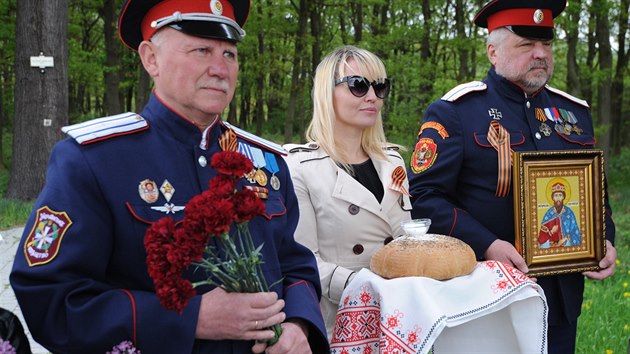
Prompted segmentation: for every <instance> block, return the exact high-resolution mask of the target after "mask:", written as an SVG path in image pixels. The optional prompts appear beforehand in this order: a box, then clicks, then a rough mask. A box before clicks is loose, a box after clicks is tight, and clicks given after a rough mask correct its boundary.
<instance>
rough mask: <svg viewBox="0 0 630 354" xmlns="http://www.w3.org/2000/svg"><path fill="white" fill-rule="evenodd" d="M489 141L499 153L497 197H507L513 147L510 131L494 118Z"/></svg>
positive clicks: (489, 132)
mask: <svg viewBox="0 0 630 354" xmlns="http://www.w3.org/2000/svg"><path fill="white" fill-rule="evenodd" d="M488 142H489V143H490V145H492V147H494V149H495V150H497V153H498V159H497V160H498V164H499V166H498V172H499V173H498V176H497V189H496V192H495V195H496V196H497V197H507V195H508V194H509V193H510V175H511V173H512V149H511V148H510V133H508V131H507V130H506V129H505V128H503V126H501V124H499V122H498V121H496V120H492V121H491V122H490V128H489V129H488Z"/></svg>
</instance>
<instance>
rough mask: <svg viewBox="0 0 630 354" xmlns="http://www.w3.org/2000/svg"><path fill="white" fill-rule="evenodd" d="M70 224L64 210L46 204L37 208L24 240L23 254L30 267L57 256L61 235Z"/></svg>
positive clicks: (70, 221) (44, 262)
mask: <svg viewBox="0 0 630 354" xmlns="http://www.w3.org/2000/svg"><path fill="white" fill-rule="evenodd" d="M70 225H72V220H70V217H69V216H68V214H66V212H57V211H53V210H51V209H50V208H48V207H47V206H43V207H41V208H39V209H37V214H36V215H35V221H34V223H33V228H32V229H31V232H30V233H29V234H28V236H27V237H26V240H25V241H24V255H25V256H26V261H27V262H28V265H29V266H30V267H33V266H36V265H42V264H46V263H48V262H50V261H52V260H53V259H54V258H55V257H57V253H58V252H59V249H60V247H61V240H62V239H63V235H64V234H65V233H66V231H68V229H69V228H70Z"/></svg>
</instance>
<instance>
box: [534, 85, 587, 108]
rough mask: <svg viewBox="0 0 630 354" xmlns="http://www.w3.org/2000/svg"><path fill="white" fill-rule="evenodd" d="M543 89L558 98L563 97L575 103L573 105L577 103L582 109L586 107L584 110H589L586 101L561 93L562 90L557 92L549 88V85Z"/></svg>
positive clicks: (555, 89)
mask: <svg viewBox="0 0 630 354" xmlns="http://www.w3.org/2000/svg"><path fill="white" fill-rule="evenodd" d="M545 88H546V89H547V90H549V91H551V92H553V93H555V94H556V95H560V96H562V97H564V98H566V99H568V100H569V101H573V102H575V103H577V104H579V105H581V106H584V107H586V108H591V107H590V106H589V105H588V102H586V101H585V100H583V99H580V98H577V97H575V96H572V95H570V94H568V93H566V92H564V91H562V90H558V89H557V88H553V87H551V86H549V85H545Z"/></svg>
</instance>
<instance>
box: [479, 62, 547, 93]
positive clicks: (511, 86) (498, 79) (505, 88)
mask: <svg viewBox="0 0 630 354" xmlns="http://www.w3.org/2000/svg"><path fill="white" fill-rule="evenodd" d="M487 81H488V82H487V83H488V84H489V85H490V86H496V87H497V91H499V92H500V93H501V94H502V95H504V96H505V97H506V98H508V99H511V100H514V101H518V102H522V101H523V100H525V99H527V98H532V97H535V96H536V95H538V93H539V92H540V91H542V90H543V89H544V86H543V87H542V88H541V89H540V90H538V91H536V92H535V93H533V94H531V95H530V94H528V93H526V92H525V91H523V89H522V88H521V87H520V86H518V85H517V84H515V83H513V82H512V81H510V80H508V79H506V78H504V77H503V76H501V75H499V74H497V72H496V70H495V69H494V66H492V67H491V68H490V70H489V71H488V78H487Z"/></svg>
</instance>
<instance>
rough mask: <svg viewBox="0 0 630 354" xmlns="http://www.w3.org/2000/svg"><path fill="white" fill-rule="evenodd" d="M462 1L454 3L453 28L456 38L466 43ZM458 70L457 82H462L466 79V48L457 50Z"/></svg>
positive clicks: (462, 46)
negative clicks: (455, 31)
mask: <svg viewBox="0 0 630 354" xmlns="http://www.w3.org/2000/svg"><path fill="white" fill-rule="evenodd" d="M464 13H465V11H464V1H463V0H457V1H456V3H455V28H456V29H457V38H458V39H461V40H462V42H464V41H466V38H467V35H466V19H464ZM458 52H459V70H458V72H457V82H462V81H464V80H465V79H466V78H467V77H468V72H469V69H468V48H467V47H466V46H464V45H460V46H459V49H458Z"/></svg>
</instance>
